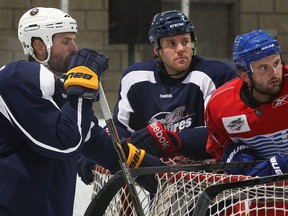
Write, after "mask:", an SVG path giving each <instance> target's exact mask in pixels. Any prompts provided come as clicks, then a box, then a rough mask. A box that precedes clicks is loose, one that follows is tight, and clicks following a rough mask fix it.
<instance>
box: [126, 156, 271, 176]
mask: <svg viewBox="0 0 288 216" xmlns="http://www.w3.org/2000/svg"><path fill="white" fill-rule="evenodd" d="M264 161H265V160H255V161H247V162H231V163H226V162H210V163H203V164H197V165H180V166H179V165H177V166H157V167H141V168H137V169H130V172H131V174H132V176H133V177H136V176H141V175H152V174H156V173H169V172H180V171H186V172H192V171H194V172H197V171H202V170H205V171H212V170H226V169H249V168H252V167H254V166H256V165H257V164H258V163H261V162H264Z"/></svg>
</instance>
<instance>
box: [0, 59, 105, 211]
mask: <svg viewBox="0 0 288 216" xmlns="http://www.w3.org/2000/svg"><path fill="white" fill-rule="evenodd" d="M55 88H57V85H55V79H54V75H53V73H52V72H50V71H49V70H48V69H46V68H45V67H44V66H43V65H40V64H38V63H37V64H36V63H30V62H26V61H18V62H14V63H11V64H8V65H6V66H4V67H2V68H1V70H0V170H1V172H0V194H1V196H0V206H4V207H5V208H7V209H9V210H10V211H11V213H12V214H13V215H21V216H31V215H41V216H59V215H61V216H72V214H73V213H72V212H73V202H74V193H75V185H76V173H77V161H78V157H79V154H80V151H81V149H82V147H83V142H84V139H88V135H89V134H90V132H89V134H88V135H87V133H88V131H89V129H90V125H91V121H92V119H93V118H95V117H94V115H93V110H92V105H91V102H89V101H84V100H82V99H81V98H80V99H77V100H75V101H73V103H72V102H65V101H61V95H58V96H56V92H58V93H59V94H60V92H61V91H56V89H55ZM54 97H56V98H58V104H57V103H56V102H55V101H54V100H53V98H54ZM62 100H63V99H62ZM60 101H61V102H60ZM87 103H88V104H87ZM95 125H98V122H95ZM95 130H101V129H99V128H97V127H95ZM97 133H98V132H97Z"/></svg>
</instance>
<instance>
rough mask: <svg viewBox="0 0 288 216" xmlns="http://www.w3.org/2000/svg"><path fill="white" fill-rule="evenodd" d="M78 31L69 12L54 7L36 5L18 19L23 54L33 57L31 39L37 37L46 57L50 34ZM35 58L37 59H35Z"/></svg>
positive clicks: (50, 40) (50, 39) (50, 44)
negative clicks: (41, 42)
mask: <svg viewBox="0 0 288 216" xmlns="http://www.w3.org/2000/svg"><path fill="white" fill-rule="evenodd" d="M63 32H75V33H77V32H78V28H77V23H76V20H75V19H73V18H72V17H71V16H70V15H69V14H67V13H65V12H63V11H62V10H59V9H56V8H44V7H36V8H32V9H30V10H28V11H27V12H26V13H25V14H23V16H22V17H21V18H20V20H19V25H18V39H19V40H20V42H21V44H22V46H23V50H24V54H25V55H28V54H29V55H32V56H33V57H34V58H35V56H34V53H33V47H32V44H31V43H32V42H31V39H32V38H33V37H39V38H41V39H42V40H43V42H44V43H45V45H46V47H47V52H48V59H46V60H47V61H48V60H49V57H50V49H51V47H52V45H53V41H52V36H53V35H54V34H56V33H63ZM36 60H37V59H36Z"/></svg>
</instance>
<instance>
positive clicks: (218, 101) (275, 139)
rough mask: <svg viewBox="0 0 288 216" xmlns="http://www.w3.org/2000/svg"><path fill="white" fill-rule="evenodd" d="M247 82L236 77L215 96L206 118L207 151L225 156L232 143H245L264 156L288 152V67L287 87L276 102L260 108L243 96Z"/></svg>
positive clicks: (286, 73) (287, 72)
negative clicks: (243, 89)
mask: <svg viewBox="0 0 288 216" xmlns="http://www.w3.org/2000/svg"><path fill="white" fill-rule="evenodd" d="M242 86H243V81H242V80H241V79H240V78H236V79H234V80H232V81H230V82H228V83H226V84H224V85H223V86H221V87H220V88H218V89H217V90H216V91H215V92H214V93H213V94H212V96H211V98H210V100H209V102H208V105H207V108H206V112H205V120H206V124H207V127H208V130H209V135H208V141H207V147H206V148H207V151H208V152H209V153H210V154H212V155H213V156H216V157H217V158H219V159H221V158H222V155H223V152H224V150H225V149H226V147H227V146H228V145H229V144H231V142H234V143H239V142H243V143H246V144H247V145H248V146H250V147H251V148H252V149H254V150H255V151H256V152H257V155H258V156H259V157H261V158H263V159H269V158H271V157H272V156H274V155H277V154H280V155H284V154H287V151H288V67H287V66H284V67H283V86H282V89H281V91H280V93H279V94H278V97H277V98H275V99H274V100H273V101H272V102H270V103H266V104H263V105H261V106H259V107H257V108H251V107H249V106H247V105H246V104H245V103H244V102H243V101H242V100H241V98H240V91H241V88H242Z"/></svg>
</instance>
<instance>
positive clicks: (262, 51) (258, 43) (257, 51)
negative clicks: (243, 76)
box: [233, 30, 280, 75]
mask: <svg viewBox="0 0 288 216" xmlns="http://www.w3.org/2000/svg"><path fill="white" fill-rule="evenodd" d="M276 53H280V45H279V42H278V41H277V40H275V39H274V38H273V37H271V36H270V35H269V34H267V33H266V32H264V31H262V30H254V31H252V32H248V33H246V34H242V35H239V36H237V37H236V38H235V41H234V48H233V62H234V64H235V66H236V68H243V69H244V70H245V71H246V72H247V73H248V74H249V75H251V74H252V70H251V67H250V64H251V63H252V62H254V61H257V60H259V59H262V58H265V57H267V56H271V55H274V54H276Z"/></svg>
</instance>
